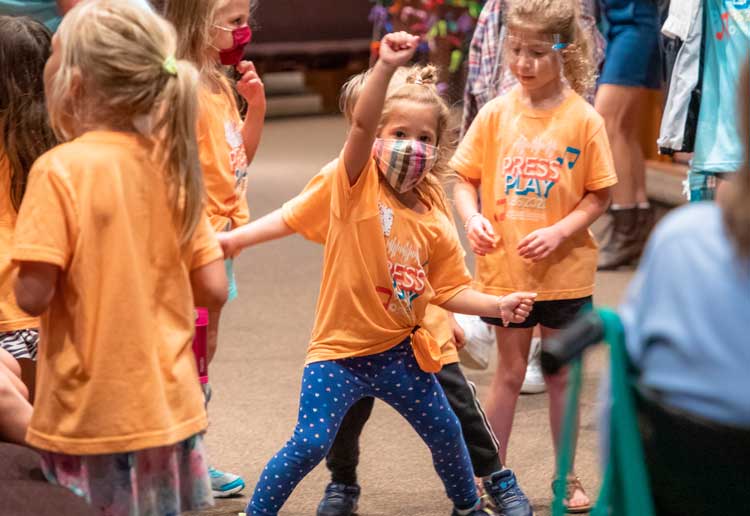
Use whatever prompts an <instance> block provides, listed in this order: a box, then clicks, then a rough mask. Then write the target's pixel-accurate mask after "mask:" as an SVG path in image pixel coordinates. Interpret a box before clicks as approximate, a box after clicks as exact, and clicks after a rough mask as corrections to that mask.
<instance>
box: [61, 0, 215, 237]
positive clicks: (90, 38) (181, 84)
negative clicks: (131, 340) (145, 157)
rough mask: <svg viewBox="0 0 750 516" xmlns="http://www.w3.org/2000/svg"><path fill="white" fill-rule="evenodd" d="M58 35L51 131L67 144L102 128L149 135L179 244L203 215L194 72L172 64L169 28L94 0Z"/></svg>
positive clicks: (145, 14)
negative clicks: (162, 171)
mask: <svg viewBox="0 0 750 516" xmlns="http://www.w3.org/2000/svg"><path fill="white" fill-rule="evenodd" d="M58 37H59V39H60V52H61V60H60V68H59V70H58V71H57V74H56V75H55V78H54V82H53V84H52V88H50V91H52V92H53V94H52V95H51V97H50V98H49V99H48V103H49V112H50V124H51V126H52V128H53V129H54V131H55V133H56V134H57V135H58V136H59V137H60V138H61V139H63V140H69V139H71V138H73V137H75V136H77V135H78V134H81V133H83V132H85V131H86V130H90V129H93V128H96V127H100V126H102V125H105V126H106V127H109V128H112V129H115V130H123V131H135V132H139V133H141V134H142V135H143V136H145V137H146V138H148V139H149V140H150V141H151V142H152V143H153V144H154V149H155V151H156V156H155V157H156V159H158V160H159V162H160V163H161V164H163V166H164V168H165V170H166V176H167V177H166V179H167V183H168V186H169V190H170V196H171V197H172V203H173V211H174V213H175V218H176V221H177V223H178V225H179V228H180V237H181V241H182V243H186V242H187V241H188V240H189V239H190V238H191V236H192V234H193V232H194V230H195V227H196V226H197V225H198V221H199V220H200V217H201V215H202V211H203V182H202V176H201V170H200V163H199V161H198V146H197V142H196V135H195V127H196V123H197V122H196V121H197V118H196V113H197V85H198V72H197V70H196V69H195V67H194V66H193V65H192V64H190V63H188V62H187V61H183V60H174V57H173V56H174V53H175V51H176V48H177V42H176V36H175V34H174V30H173V29H172V27H171V26H170V25H169V23H167V22H166V21H164V20H163V19H162V18H160V17H159V16H158V15H156V14H155V13H154V12H152V11H151V10H149V9H146V8H144V7H139V6H137V5H132V4H130V3H129V2H122V1H118V0H97V1H88V2H84V3H82V4H79V5H78V6H77V7H76V8H75V9H73V10H72V11H71V12H70V13H68V14H67V15H66V16H65V18H64V20H63V22H62V24H61V26H60V29H59V32H58ZM83 159H85V157H84V158H83Z"/></svg>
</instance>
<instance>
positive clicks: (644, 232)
mask: <svg viewBox="0 0 750 516" xmlns="http://www.w3.org/2000/svg"><path fill="white" fill-rule="evenodd" d="M637 221H638V222H637V224H638V226H637V227H638V240H639V241H640V243H641V253H643V249H644V248H645V247H646V242H648V237H649V236H650V235H651V230H652V229H654V224H655V223H656V214H655V213H654V208H653V207H652V206H648V207H643V206H638V218H637Z"/></svg>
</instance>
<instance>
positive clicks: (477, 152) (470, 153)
mask: <svg viewBox="0 0 750 516" xmlns="http://www.w3.org/2000/svg"><path fill="white" fill-rule="evenodd" d="M486 107H487V106H485V107H484V108H482V109H481V110H480V111H479V114H478V115H477V117H476V118H475V119H474V121H473V122H472V123H471V126H470V127H469V130H468V131H467V132H466V135H465V136H464V137H463V139H462V140H461V143H459V145H458V148H457V149H456V152H455V154H453V158H451V160H450V163H449V164H448V166H449V167H450V168H452V169H453V170H455V171H456V172H458V173H459V174H460V175H461V176H463V177H464V178H466V179H467V180H469V181H470V182H472V183H473V184H477V182H478V181H480V180H481V178H482V165H483V164H484V146H485V143H486V142H485V139H486V138H487V136H488V130H487V128H486V126H487V118H488V113H489V112H488V110H487V109H486Z"/></svg>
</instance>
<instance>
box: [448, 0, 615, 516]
mask: <svg viewBox="0 0 750 516" xmlns="http://www.w3.org/2000/svg"><path fill="white" fill-rule="evenodd" d="M506 25H507V27H508V31H509V32H508V37H507V40H506V45H507V49H506V50H505V55H507V56H508V59H509V60H510V69H511V71H512V72H513V74H514V75H515V76H516V77H517V79H518V82H519V84H518V85H517V86H516V87H515V88H514V89H513V90H511V91H510V92H509V93H508V94H506V95H504V96H502V97H499V98H497V99H495V100H493V101H490V102H489V103H488V104H486V105H485V107H484V108H482V110H481V111H480V112H479V114H478V115H477V117H476V119H475V120H474V122H473V123H472V125H471V128H470V129H469V131H468V133H467V134H466V136H465V137H464V139H463V141H462V142H461V144H460V145H459V147H458V150H457V151H456V153H455V155H454V157H453V159H452V161H451V166H452V168H453V169H454V170H456V171H457V172H458V173H459V174H460V175H461V176H462V177H463V178H464V180H465V181H463V182H461V183H459V184H458V185H457V186H456V190H455V196H456V207H457V209H458V211H459V213H460V215H461V217H462V218H463V220H464V227H465V229H466V233H467V236H468V238H469V242H470V243H471V246H472V250H473V251H474V253H475V254H476V255H477V270H476V276H475V285H476V286H477V288H479V289H480V290H481V291H483V292H486V293H491V294H505V293H508V292H512V291H514V290H516V289H528V290H534V291H538V293H539V297H538V300H537V303H536V304H535V305H534V310H533V311H532V312H531V315H530V316H529V318H528V319H526V321H524V322H523V323H518V324H517V323H514V324H511V325H510V326H509V327H504V326H503V325H502V321H500V319H498V318H487V319H485V321H486V322H489V323H491V324H494V325H496V326H497V328H496V330H497V331H496V335H497V343H498V354H499V360H500V363H499V365H498V367H497V369H496V370H495V376H494V378H493V381H492V386H491V389H490V395H489V397H488V399H487V403H486V407H487V412H488V416H489V419H490V423H491V424H492V427H493V428H494V430H495V432H496V433H497V435H498V436H499V438H500V440H501V443H500V444H501V446H500V453H501V456H502V459H503V460H504V459H505V456H506V453H507V449H508V439H509V436H510V430H511V426H512V423H513V414H514V412H515V407H516V401H517V399H518V395H519V392H520V390H521V385H522V383H523V379H524V373H525V371H526V364H527V359H528V354H529V346H530V342H531V337H532V331H533V328H534V326H536V325H537V324H540V325H541V327H542V338H548V337H550V336H551V335H553V334H554V333H555V331H557V329H559V328H561V327H562V326H564V325H565V324H566V323H568V322H570V321H571V320H572V319H573V318H574V317H575V316H576V314H577V313H578V311H579V310H581V308H583V307H585V306H586V305H588V304H590V303H591V295H592V294H593V291H594V275H595V273H596V262H597V247H596V244H595V242H594V240H593V238H592V236H591V234H590V232H589V230H588V227H589V225H590V224H591V223H592V222H594V221H595V220H596V219H597V218H598V217H599V216H600V215H601V214H602V213H603V212H604V210H605V209H606V207H607V204H608V202H609V191H608V188H609V187H610V186H612V185H613V184H615V183H616V182H617V177H616V175H615V171H614V166H613V163H612V154H611V152H610V149H609V142H608V140H607V133H606V131H605V129H604V122H603V121H602V118H601V117H600V116H599V115H598V114H597V113H596V111H594V109H593V108H592V107H591V106H590V105H589V104H588V103H587V102H586V101H585V100H584V99H583V98H582V97H581V94H582V93H583V92H586V91H587V90H588V88H589V86H590V85H591V84H592V81H593V80H594V67H593V66H592V61H591V57H590V52H589V44H588V39H587V37H586V35H585V33H584V32H583V30H582V29H581V26H580V17H579V13H578V7H577V5H576V4H575V3H574V2H573V1H572V0H518V1H514V2H512V3H511V4H510V7H509V10H508V13H507V17H506ZM480 188H481V197H482V211H481V213H480V212H479V211H478V209H477V194H478V192H479V191H480ZM566 378H567V373H566V372H561V373H560V374H557V375H555V376H552V377H546V378H545V381H546V383H547V386H548V388H549V396H550V409H549V415H550V425H551V427H552V435H553V442H554V444H555V446H557V444H558V442H559V438H560V431H561V424H562V416H563V409H564V396H565V385H566ZM566 485H567V487H568V495H569V496H568V508H569V510H570V511H576V512H579V511H582V512H587V511H588V510H589V509H590V502H589V499H588V497H587V496H586V494H585V492H584V491H583V487H582V486H581V483H580V481H579V480H578V479H577V477H575V475H573V474H571V476H570V478H568V479H567V484H566Z"/></svg>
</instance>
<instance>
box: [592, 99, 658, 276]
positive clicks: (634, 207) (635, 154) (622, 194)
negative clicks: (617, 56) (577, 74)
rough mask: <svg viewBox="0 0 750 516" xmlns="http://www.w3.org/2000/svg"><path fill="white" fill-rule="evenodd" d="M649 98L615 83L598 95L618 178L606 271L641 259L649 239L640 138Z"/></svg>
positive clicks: (603, 256)
mask: <svg viewBox="0 0 750 516" xmlns="http://www.w3.org/2000/svg"><path fill="white" fill-rule="evenodd" d="M647 95H648V90H647V89H646V88H636V87H631V86H619V85H614V84H602V85H601V86H600V87H599V90H598V92H597V94H596V100H595V107H596V110H597V111H598V112H599V113H600V114H601V115H602V117H603V118H604V122H605V126H606V129H607V135H608V136H609V141H610V147H611V148H612V155H613V157H614V162H615V169H616V171H617V177H618V183H617V184H616V185H614V186H613V187H612V188H611V191H612V210H611V214H612V223H613V227H612V233H611V236H610V238H609V240H608V241H607V242H606V245H605V246H604V247H603V248H602V251H601V255H600V260H599V267H600V268H602V269H611V268H616V267H619V266H620V265H626V264H628V263H630V262H631V261H632V260H634V259H635V258H637V257H638V256H639V255H640V252H641V250H642V246H643V243H644V240H645V236H646V235H645V233H644V232H643V231H641V229H642V228H643V227H645V226H649V224H648V220H646V219H648V215H649V214H650V208H648V196H647V195H646V165H645V161H644V157H643V150H642V149H641V146H640V142H639V141H638V136H637V132H638V131H637V130H638V127H639V126H640V122H641V114H642V113H643V110H642V109H640V106H642V105H643V104H644V103H645V102H646V100H647ZM639 215H640V219H639ZM647 229H648V228H646V230H647Z"/></svg>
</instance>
